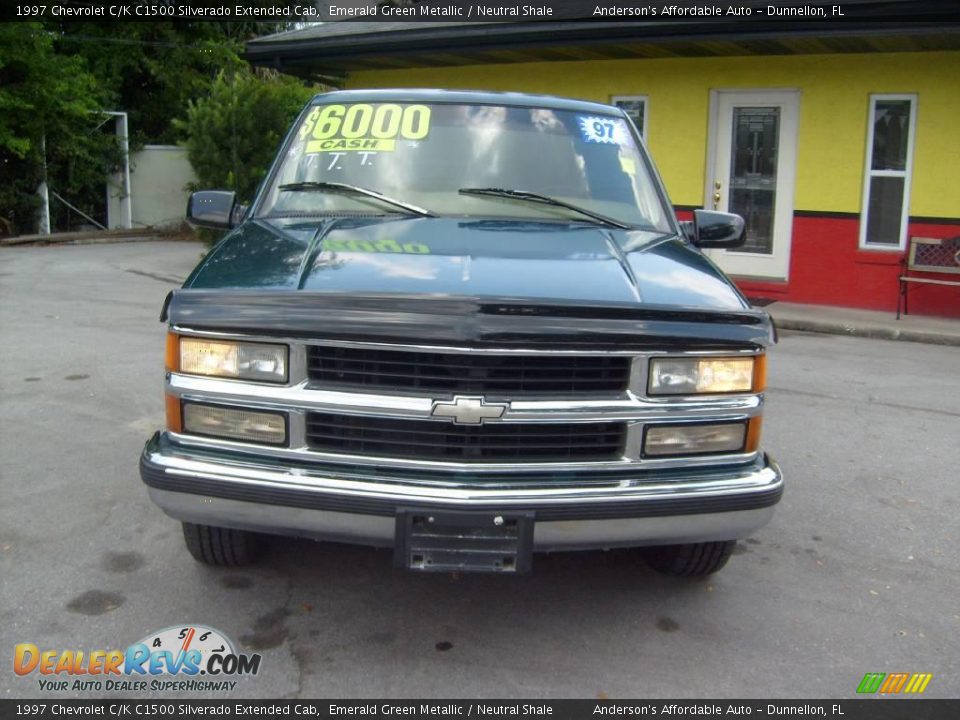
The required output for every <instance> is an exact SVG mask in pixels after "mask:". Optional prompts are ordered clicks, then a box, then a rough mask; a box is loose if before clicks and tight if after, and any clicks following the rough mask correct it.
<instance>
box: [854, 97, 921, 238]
mask: <svg viewBox="0 0 960 720" xmlns="http://www.w3.org/2000/svg"><path fill="white" fill-rule="evenodd" d="M916 125H917V96H916V95H871V96H870V118H869V126H868V128H867V159H866V169H865V170H864V179H863V207H862V210H861V214H860V247H864V248H871V249H887V250H903V249H904V248H905V247H906V239H907V216H908V214H909V209H910V208H909V204H910V174H911V170H912V167H913V136H914V132H915V128H916Z"/></svg>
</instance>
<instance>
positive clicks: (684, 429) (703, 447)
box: [643, 421, 759, 457]
mask: <svg viewBox="0 0 960 720" xmlns="http://www.w3.org/2000/svg"><path fill="white" fill-rule="evenodd" d="M757 422H759V421H757ZM749 435H750V436H751V437H750V438H749V439H748V432H747V423H746V422H735V423H711V424H696V425H689V424H688V425H651V426H649V427H648V428H647V432H646V434H645V435H644V438H643V454H644V456H645V457H647V456H649V457H666V456H671V457H672V456H676V455H703V454H709V453H733V452H741V451H742V452H752V450H751V449H750V448H749V447H747V446H748V444H749V443H750V442H753V436H754V435H756V436H757V437H759V424H758V426H757V432H756V433H753V432H751V433H749ZM753 449H756V448H753Z"/></svg>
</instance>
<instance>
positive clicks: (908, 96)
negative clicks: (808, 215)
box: [860, 93, 917, 252]
mask: <svg viewBox="0 0 960 720" xmlns="http://www.w3.org/2000/svg"><path fill="white" fill-rule="evenodd" d="M885 100H908V101H909V102H910V131H909V133H908V136H907V159H906V165H905V166H904V169H903V170H874V169H873V168H872V166H873V126H874V123H875V122H876V117H877V103H878V102H883V101H885ZM916 133H917V94H916V93H900V94H885V93H875V94H874V93H871V94H870V106H869V111H868V113H867V147H866V152H865V153H864V154H865V156H866V157H865V158H864V162H863V200H862V203H861V207H860V249H861V250H887V251H891V252H903V251H904V250H906V247H907V223H908V220H909V217H910V185H911V181H912V179H913V146H914V138H915V137H916ZM875 177H898V178H903V203H901V205H902V207H901V212H900V241H899V242H898V243H897V244H896V245H888V244H886V243H868V242H867V216H868V215H869V213H870V184H871V181H872V180H873V178H875Z"/></svg>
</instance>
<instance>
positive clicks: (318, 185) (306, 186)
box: [277, 181, 436, 217]
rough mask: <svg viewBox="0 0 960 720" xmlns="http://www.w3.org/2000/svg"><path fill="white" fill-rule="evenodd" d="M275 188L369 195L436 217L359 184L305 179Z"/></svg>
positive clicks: (405, 208)
mask: <svg viewBox="0 0 960 720" xmlns="http://www.w3.org/2000/svg"><path fill="white" fill-rule="evenodd" d="M277 190H283V191H285V192H286V191H291V190H293V191H296V190H306V191H316V192H329V193H340V194H341V195H362V196H363V197H370V198H373V199H374V200H379V201H380V202H382V203H386V204H387V205H393V206H394V207H398V208H400V209H402V210H406V211H407V212H408V213H410V214H412V215H421V216H423V217H436V216H435V215H434V214H433V213H432V212H430V211H429V210H425V209H424V208H422V207H420V206H418V205H414V204H413V203H408V202H404V201H403V200H397V199H396V198H392V197H388V196H386V195H383V194H381V193H378V192H377V191H376V190H370V189H368V188H364V187H360V186H359V185H348V184H347V183H340V182H316V181H305V182H295V183H287V184H286V185H280V186H278V187H277Z"/></svg>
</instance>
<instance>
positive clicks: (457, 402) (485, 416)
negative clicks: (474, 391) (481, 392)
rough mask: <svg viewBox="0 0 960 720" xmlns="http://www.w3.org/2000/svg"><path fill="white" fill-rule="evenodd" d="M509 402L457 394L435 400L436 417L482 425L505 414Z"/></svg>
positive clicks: (458, 422)
mask: <svg viewBox="0 0 960 720" xmlns="http://www.w3.org/2000/svg"><path fill="white" fill-rule="evenodd" d="M506 409H507V403H490V404H487V403H485V402H484V401H483V398H482V397H461V396H459V395H458V396H457V397H455V398H454V399H453V400H452V401H451V400H435V401H434V403H433V410H432V411H431V412H430V414H431V415H433V416H434V417H442V418H449V419H450V420H451V421H452V422H453V423H454V424H456V425H480V424H482V423H483V422H484V421H485V420H496V419H498V418H500V417H502V416H503V413H504V411H505V410H506Z"/></svg>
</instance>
